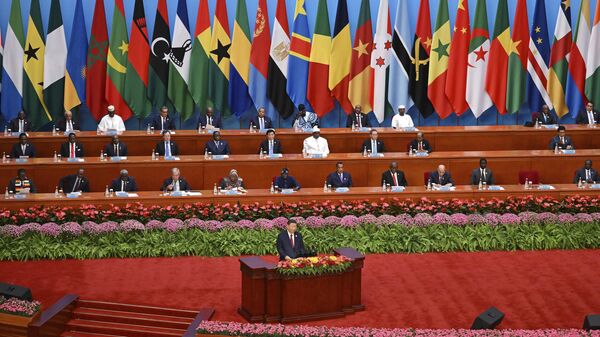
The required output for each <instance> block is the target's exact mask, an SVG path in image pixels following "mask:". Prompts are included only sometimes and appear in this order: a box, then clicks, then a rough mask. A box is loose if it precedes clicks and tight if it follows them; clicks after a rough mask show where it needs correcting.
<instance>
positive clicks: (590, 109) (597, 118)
mask: <svg viewBox="0 0 600 337" xmlns="http://www.w3.org/2000/svg"><path fill="white" fill-rule="evenodd" d="M575 122H576V123H577V124H589V125H594V124H598V123H600V113H598V111H596V110H594V104H593V103H592V102H588V104H586V105H585V110H583V111H581V112H579V114H577V118H575Z"/></svg>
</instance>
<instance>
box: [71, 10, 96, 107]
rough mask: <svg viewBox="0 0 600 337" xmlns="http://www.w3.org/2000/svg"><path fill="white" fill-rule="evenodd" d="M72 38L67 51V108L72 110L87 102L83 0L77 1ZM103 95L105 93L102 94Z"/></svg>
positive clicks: (86, 45)
mask: <svg viewBox="0 0 600 337" xmlns="http://www.w3.org/2000/svg"><path fill="white" fill-rule="evenodd" d="M71 27H72V28H71V40H70V42H69V46H70V48H69V50H68V52H67V65H66V68H67V69H66V72H65V93H64V105H65V110H72V109H74V108H76V107H78V106H79V105H81V104H82V103H83V102H85V100H86V97H85V78H86V75H87V60H86V58H87V50H88V39H87V30H86V28H85V18H84V16H83V5H82V4H81V0H77V2H76V3H75V15H73V25H72V26H71ZM101 96H103V95H101Z"/></svg>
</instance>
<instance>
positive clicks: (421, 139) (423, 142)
mask: <svg viewBox="0 0 600 337" xmlns="http://www.w3.org/2000/svg"><path fill="white" fill-rule="evenodd" d="M409 149H411V150H412V151H417V152H427V153H430V152H431V151H433V149H432V148H431V145H430V144H429V141H428V140H427V139H425V136H424V135H423V132H417V138H416V139H413V140H412V141H411V142H410V145H409Z"/></svg>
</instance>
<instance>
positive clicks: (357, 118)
mask: <svg viewBox="0 0 600 337" xmlns="http://www.w3.org/2000/svg"><path fill="white" fill-rule="evenodd" d="M361 122H362V121H361V118H360V115H358V114H357V115H356V124H357V125H358V127H359V128H362V123H361Z"/></svg>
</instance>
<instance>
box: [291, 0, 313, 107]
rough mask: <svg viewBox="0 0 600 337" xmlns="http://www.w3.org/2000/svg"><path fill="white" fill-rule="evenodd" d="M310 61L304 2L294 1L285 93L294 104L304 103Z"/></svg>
mask: <svg viewBox="0 0 600 337" xmlns="http://www.w3.org/2000/svg"><path fill="white" fill-rule="evenodd" d="M309 59H310V34H309V32H308V19H307V18H306V8H305V7H304V0H296V9H295V10H294V26H293V28H292V40H291V43H290V56H289V60H288V81H287V88H286V89H287V93H288V95H290V98H291V99H292V102H294V104H296V105H298V104H303V103H306V82H307V80H308V61H309Z"/></svg>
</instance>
